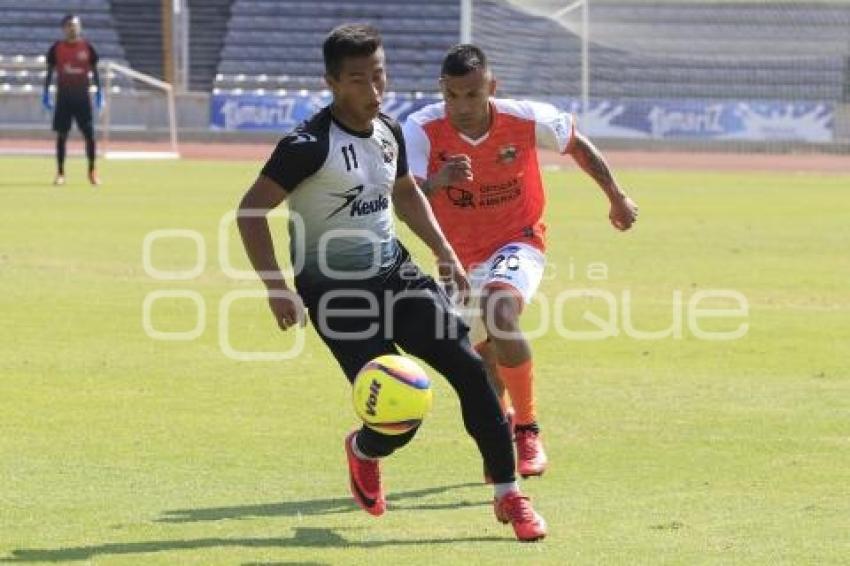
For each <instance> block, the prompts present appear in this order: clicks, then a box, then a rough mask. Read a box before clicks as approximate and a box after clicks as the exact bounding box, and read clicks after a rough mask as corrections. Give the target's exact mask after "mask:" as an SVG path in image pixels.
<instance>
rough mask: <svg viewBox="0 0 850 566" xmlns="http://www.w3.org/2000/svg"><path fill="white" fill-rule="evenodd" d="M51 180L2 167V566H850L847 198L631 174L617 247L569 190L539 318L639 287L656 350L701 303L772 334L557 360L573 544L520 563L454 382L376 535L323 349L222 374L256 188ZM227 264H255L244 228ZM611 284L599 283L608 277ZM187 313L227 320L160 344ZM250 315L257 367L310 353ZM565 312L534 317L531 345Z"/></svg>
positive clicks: (561, 478) (158, 170)
mask: <svg viewBox="0 0 850 566" xmlns="http://www.w3.org/2000/svg"><path fill="white" fill-rule="evenodd" d="M51 168H52V164H51V163H50V161H49V160H48V159H35V158H32V159H9V158H6V159H3V160H0V313H2V316H1V317H0V330H2V337H3V339H2V342H0V372H1V373H2V377H1V378H0V563H16V562H25V563H38V562H43V563H47V562H54V563H55V562H69V563H96V564H138V563H154V564H244V565H248V564H252V565H255V564H267V565H271V564H277V565H283V564H366V563H369V564H488V565H489V564H514V563H523V564H558V565H561V564H699V563H717V564H721V563H722V564H840V563H843V564H846V563H847V562H846V561H847V559H848V556H850V537H848V533H850V286H848V281H850V260H848V250H850V223H848V219H850V191H848V189H850V177H847V176H844V177H841V176H819V175H816V174H809V175H789V174H782V175H770V174H755V173H753V174H746V173H734V174H733V173H721V172H692V173H680V172H676V173H665V172H622V173H621V174H620V178H621V181H622V182H623V184H624V185H625V186H627V187H629V188H630V190H631V192H632V193H633V195H634V196H635V198H636V199H637V200H638V202H639V204H640V205H641V220H640V222H639V224H638V225H637V228H636V230H635V231H634V232H632V233H629V234H618V233H616V232H615V231H614V230H613V229H611V227H610V225H609V224H608V222H607V207H606V206H605V205H604V199H603V198H602V197H601V194H600V193H599V192H598V191H597V190H596V189H594V188H593V187H592V185H591V184H590V183H589V182H588V181H587V180H586V179H585V178H583V177H581V176H580V175H579V174H577V173H572V172H567V173H547V185H548V188H549V193H548V194H549V199H550V206H549V210H548V221H549V224H550V232H549V233H550V253H549V258H550V261H551V264H552V265H553V266H554V269H553V270H552V271H551V272H550V277H549V278H547V280H546V281H545V282H544V285H543V289H542V291H541V294H542V295H544V296H546V297H549V298H551V299H552V300H553V302H554V298H555V297H556V296H557V293H558V292H559V291H561V290H563V289H576V288H595V289H601V290H607V291H610V292H612V293H613V294H614V295H615V296H616V297H620V296H621V293H622V292H623V291H624V290H628V291H630V292H631V296H632V305H631V309H630V313H631V318H632V319H633V322H634V325H635V326H636V327H638V328H640V329H642V330H658V329H663V328H666V327H669V326H670V325H671V322H672V321H673V320H674V318H673V305H674V297H675V296H676V294H677V293H681V296H682V301H683V303H684V304H685V305H687V304H688V301H689V299H690V298H691V297H693V296H694V294H695V293H697V292H699V291H706V290H712V289H731V290H736V291H738V292H740V293H742V294H743V296H744V297H746V299H747V301H748V304H749V312H748V314H747V316H746V317H743V318H742V317H736V318H725V319H714V320H704V321H701V324H702V325H703V326H704V327H705V328H708V329H712V330H714V331H720V330H729V329H734V328H736V327H738V326H739V325H740V324H741V323H742V322H746V323H748V325H749V326H748V332H747V334H746V336H745V337H743V338H741V339H738V340H733V341H709V340H703V339H699V338H698V337H697V336H696V335H695V334H694V333H693V332H692V331H691V330H690V329H689V327H688V325H687V323H686V322H685V323H683V325H684V328H683V330H682V332H681V338H671V337H668V338H666V339H659V340H638V339H635V338H632V337H629V336H628V335H627V333H622V334H621V335H620V336H618V337H615V338H608V339H605V340H588V341H577V340H566V339H564V338H562V337H560V336H559V335H558V333H557V332H554V331H552V332H549V333H548V334H547V335H545V336H544V337H541V338H538V339H536V340H535V341H534V350H535V353H536V360H537V361H536V365H537V373H538V377H537V383H538V392H539V408H540V412H541V414H542V425H543V427H544V438H545V441H546V443H547V448H548V451H549V455H550V458H551V460H552V467H551V470H550V471H549V472H548V473H547V474H546V476H545V477H544V478H542V479H539V480H528V481H526V482H524V484H523V485H524V487H525V489H526V491H527V492H528V493H529V494H530V495H531V496H532V497H533V498H534V500H535V502H536V504H537V507H538V509H539V511H540V512H541V513H542V514H543V515H544V516H545V517H546V518H547V520H548V523H549V526H550V536H549V537H548V538H547V540H546V541H545V542H543V543H540V544H532V545H521V544H519V543H517V542H515V541H514V540H513V535H512V533H511V532H510V530H509V528H507V527H503V526H502V525H500V524H498V523H497V522H496V521H495V520H494V519H493V516H492V511H491V509H490V497H491V494H490V492H489V490H488V489H486V488H485V487H484V486H483V485H481V484H480V479H481V477H480V473H481V465H480V460H479V458H478V457H477V455H476V454H475V452H474V447H473V444H472V442H471V440H469V439H468V438H467V437H466V436H465V434H464V433H463V431H462V427H461V426H460V418H459V411H458V404H457V402H456V399H455V398H454V396H453V395H452V394H451V392H450V391H449V389H448V387H447V386H446V385H445V383H444V382H443V381H441V380H438V381H437V384H436V390H435V407H434V412H433V414H432V415H431V417H430V418H429V419H428V421H427V422H426V424H425V425H424V426H423V429H422V431H421V433H420V435H419V436H418V437H417V439H416V440H415V441H414V443H413V444H412V445H411V446H409V447H408V448H406V449H404V450H403V451H401V452H399V453H398V454H397V455H396V456H394V457H393V458H392V459H391V460H389V461H388V462H386V463H385V467H384V475H385V480H386V484H387V486H388V489H389V493H390V511H389V512H388V513H387V514H386V515H385V516H384V517H382V518H381V519H374V518H371V517H369V516H367V515H366V514H364V513H362V512H361V511H359V510H356V509H355V507H354V506H353V504H352V503H351V501H350V499H349V495H348V489H347V477H346V470H345V464H344V456H343V453H342V446H341V441H342V436H343V434H344V433H345V432H346V431H347V430H348V429H349V428H350V427H351V426H352V425H353V424H354V417H353V412H352V411H351V409H350V405H349V401H348V390H347V386H346V385H345V382H344V380H343V378H342V377H341V375H340V373H339V371H338V369H337V368H336V367H335V365H334V363H333V362H332V361H331V358H330V356H329V354H328V353H327V352H326V350H325V349H324V347H323V346H322V345H321V344H320V343H319V341H318V339H317V338H316V336H315V334H314V333H313V332H312V330H309V331H308V333H307V341H306V346H305V352H304V353H303V354H302V355H300V356H298V357H297V358H295V359H293V360H290V361H285V362H244V361H243V362H239V361H234V360H231V359H229V358H228V357H226V356H225V355H224V354H223V353H222V350H221V348H220V345H219V338H220V335H221V330H220V329H219V319H220V315H219V305H220V303H221V301H222V298H224V297H225V295H226V294H227V293H229V292H231V291H234V290H250V289H257V288H258V285H257V283H256V282H254V281H250V280H244V281H240V280H234V279H232V278H230V277H227V276H226V275H225V274H224V273H223V272H222V269H221V261H220V258H219V252H218V249H219V238H218V235H217V234H218V227H219V221H220V219H221V217H222V215H223V214H225V213H227V212H228V211H229V210H231V209H232V208H233V206H234V204H235V203H236V202H237V200H238V198H239V196H240V194H241V192H242V191H243V190H244V188H245V187H246V186H247V184H248V183H249V182H250V181H251V180H252V179H253V176H254V174H255V172H256V171H257V169H258V164H256V163H254V164H252V163H228V162H213V161H184V162H163V163H138V162H135V163H133V162H105V163H103V165H102V167H101V173H102V176H103V177H104V180H105V184H104V186H103V187H101V188H99V189H92V188H91V187H89V186H87V185H86V184H85V183H84V180H83V172H82V170H83V164H82V162H81V161H79V160H72V162H71V164H70V167H69V169H70V175H69V185H67V186H66V187H63V188H54V187H51V186H49V184H48V183H47V182H48V181H49V180H50V175H51ZM157 229H188V230H193V231H197V232H198V233H199V234H200V235H202V237H203V240H204V250H205V252H206V263H205V267H204V269H203V272H202V273H201V274H200V275H199V276H198V277H197V278H194V279H192V280H188V281H162V280H156V279H154V278H152V277H150V276H149V275H148V274H147V273H146V272H145V270H144V268H143V261H142V249H143V241H144V239H145V236H146V235H147V234H148V233H150V232H151V231H152V230H157ZM225 241H226V243H228V244H229V249H230V253H229V263H232V264H233V265H234V266H236V267H240V268H244V267H246V265H247V263H246V261H245V259H244V257H243V253H242V251H241V248H240V247H239V245H238V240H237V238H236V236H235V232H234V230H233V229H232V226H231V229H230V230H229V236H228V237H227V238H226V239H225ZM408 241H410V240H409V238H408ZM281 249H282V248H281ZM418 249H420V252H421V248H418ZM419 255H420V257H423V258H425V259H426V260H427V257H426V256H424V255H423V254H421V253H420V254H419ZM195 256H196V251H195V244H194V243H192V241H190V240H188V239H185V238H184V239H171V240H159V241H157V242H155V243H154V244H153V246H152V258H153V260H154V264H155V266H156V267H157V268H159V269H163V270H164V269H171V270H188V269H191V268H192V266H193V265H194V264H195V263H196V262H195V259H194V258H195ZM597 263H600V264H602V263H604V265H605V269H606V273H605V277H604V280H595V279H597V278H599V275H600V273H599V272H598V271H596V272H594V273H592V274H589V273H588V269H592V264H597ZM589 275H593V276H594V278H593V279H592V278H590V277H589ZM162 290H183V291H192V292H196V293H198V294H199V295H200V297H201V298H202V299H203V305H202V307H203V311H204V313H205V315H206V316H205V318H206V320H205V321H204V322H205V324H204V326H203V331H202V334H201V335H200V336H199V337H198V338H197V339H195V340H191V341H170V342H169V341H162V340H154V339H152V338H151V337H149V336H148V335H147V334H146V333H145V332H144V330H143V325H142V312H143V311H142V305H143V303H144V301H145V297H146V296H147V295H148V294H149V293H151V292H155V291H162ZM710 303H711V304H714V305H715V306H724V307H729V306H732V305H730V304H728V301H710ZM706 304H709V303H706ZM567 306H568V308H567V311H566V314H565V320H566V324H567V325H568V326H569V327H570V328H575V329H586V330H592V329H593V328H595V327H594V326H593V325H592V324H590V323H589V322H587V321H583V320H582V313H583V312H584V311H585V310H588V311H590V312H593V313H595V314H596V315H598V316H602V315H603V314H604V313H605V312H606V310H605V305H604V303H602V302H601V301H600V300H598V299H585V300H582V301H571V302H569V303H567ZM619 306H620V307H622V305H619ZM195 310H196V306H195V305H194V303H192V302H191V300H188V299H185V298H184V299H180V298H172V299H168V298H165V299H162V300H161V301H158V302H156V303H155V304H154V305H153V309H152V315H151V320H152V323H153V325H154V326H155V327H156V328H157V329H158V330H160V331H168V332H178V331H188V330H191V329H192V328H193V327H194V326H195V324H196V318H197V315H196V312H195ZM622 310H623V309H622V308H619V311H620V312H621V311H622ZM677 310H679V311H680V312H681V311H683V310H685V307H679V308H678V309H677ZM230 315H231V316H230V326H229V330H228V337H229V342H230V343H231V345H232V346H233V348H236V349H239V350H280V349H285V348H287V347H288V346H289V345H290V344H291V342H292V337H291V336H284V335H281V334H280V333H278V332H276V330H275V328H274V327H273V324H272V320H271V317H270V315H269V314H268V313H267V312H266V310H265V305H264V304H263V301H262V300H259V299H257V300H253V301H252V300H242V301H237V302H235V303H233V304H232V309H231V311H230ZM544 315H545V313H544V311H543V309H542V308H540V306H539V305H538V306H536V307H532V308H531V309H530V312H529V316H528V317H527V320H526V322H527V324H528V326H529V327H533V326H535V323H536V322H538V321H539V320H541V317H543V316H544ZM619 318H622V317H621V316H619V317H618V322H617V325H618V327H622V322H621V321H619Z"/></svg>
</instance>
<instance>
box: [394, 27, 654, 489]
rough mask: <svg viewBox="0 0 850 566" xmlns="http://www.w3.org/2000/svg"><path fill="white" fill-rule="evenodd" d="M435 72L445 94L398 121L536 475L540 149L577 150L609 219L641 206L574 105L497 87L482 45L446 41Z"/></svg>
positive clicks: (521, 458) (524, 463)
mask: <svg viewBox="0 0 850 566" xmlns="http://www.w3.org/2000/svg"><path fill="white" fill-rule="evenodd" d="M441 75H442V76H441V78H440V85H441V88H442V91H443V99H444V101H443V102H440V103H436V104H432V105H429V106H427V107H425V108H423V109H421V110H419V111H417V112H415V113H413V114H411V115H410V116H408V118H407V120H406V122H405V125H404V136H405V140H406V143H407V155H408V161H409V164H410V169H411V172H412V173H413V175H414V177H416V179H417V181H418V182H419V184H420V186H421V188H422V190H423V192H425V194H426V195H428V199H429V201H430V203H431V207H432V208H433V210H434V214H435V215H436V216H437V220H438V221H439V222H440V225H441V227H442V229H443V231H444V233H445V234H446V237H447V238H448V240H449V242H450V243H451V245H452V246H453V247H454V249H455V250H456V251H457V254H458V257H459V258H460V261H461V263H462V264H463V266H464V267H465V268H466V269H467V271H468V272H469V274H470V280H471V282H472V297H473V300H478V301H479V308H473V309H469V310H467V313H471V317H468V318H472V320H468V322H469V323H470V325H471V326H472V335H471V338H472V340H473V344H474V345H475V346H476V348H477V349H478V350H479V351H480V352H481V353H482V355H483V356H484V357H485V359H486V360H487V361H488V373H489V374H490V376H491V378H493V379H494V381H495V384H496V387H497V389H498V390H499V391H500V393H501V397H502V404H503V406H505V408H506V410H507V411H509V415H510V418H511V420H512V421H513V425H514V435H515V440H516V447H517V458H518V461H517V469H518V471H519V473H520V474H521V475H522V476H523V477H528V476H539V475H541V474H542V473H543V472H544V470H545V469H546V466H547V458H546V453H545V451H544V450H543V444H542V442H541V440H540V426H539V424H538V421H537V413H536V409H535V399H534V387H533V367H532V358H531V348H530V346H529V344H528V341H527V340H526V338H525V336H524V335H523V334H522V331H521V329H520V325H519V318H520V314H521V313H522V310H523V307H524V306H525V305H526V304H527V303H528V302H529V301H530V300H531V298H532V297H533V296H534V293H535V292H536V290H537V287H538V286H539V284H540V280H541V278H542V275H543V268H544V264H545V257H544V255H543V252H544V233H545V225H544V224H543V222H542V215H543V209H544V204H545V195H544V192H543V181H542V179H541V177H540V168H539V165H538V159H537V148H538V147H543V148H547V149H552V150H555V151H558V152H559V153H562V154H566V155H570V156H571V157H572V158H573V159H575V161H576V162H577V163H578V165H579V166H580V167H581V168H582V169H583V170H584V171H585V172H586V173H587V174H589V175H590V176H591V177H592V178H593V179H594V180H595V181H596V182H597V183H598V185H599V187H600V188H601V189H602V191H603V192H604V193H605V195H606V196H607V197H608V200H609V201H610V212H609V215H608V216H609V219H610V221H611V223H612V224H613V225H614V227H615V228H616V229H618V230H628V229H629V228H630V227H631V226H632V224H633V223H634V222H635V221H636V220H637V210H638V208H637V205H636V204H635V203H634V201H632V199H630V198H629V197H628V196H627V195H626V193H625V192H623V190H622V188H621V187H620V186H619V185H618V184H617V182H616V181H615V180H614V177H613V176H612V174H611V171H610V170H609V168H608V166H607V165H606V164H605V160H604V159H603V158H602V155H601V154H600V153H599V151H598V150H597V149H596V148H595V147H594V146H593V144H592V143H591V142H590V141H589V140H588V139H587V138H586V137H584V136H583V135H582V134H581V133H580V132H579V131H578V130H577V129H576V126H575V120H574V119H573V116H572V115H571V114H568V113H564V112H561V111H559V110H558V109H556V108H555V107H554V106H552V105H550V104H544V103H540V102H532V101H526V100H511V99H501V98H495V97H494V94H495V92H496V81H495V79H494V78H493V74H492V72H491V70H490V69H489V67H488V65H487V59H486V57H485V54H484V52H483V51H482V50H481V49H480V48H478V47H476V46H474V45H468V44H464V45H458V46H455V47H454V48H452V49H451V50H450V51H449V52H448V54H447V55H446V57H445V59H444V61H443V65H442V72H441ZM505 389H507V394H508V396H509V397H510V402H511V404H512V408H511V409H508V408H507V400H506V399H505V395H504V392H505ZM485 464H486V463H485ZM485 474H486V470H485Z"/></svg>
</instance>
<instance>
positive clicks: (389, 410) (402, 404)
mask: <svg viewBox="0 0 850 566" xmlns="http://www.w3.org/2000/svg"><path fill="white" fill-rule="evenodd" d="M352 399H353V401H354V412H356V413H357V416H358V417H360V418H361V419H362V420H363V422H364V423H365V424H366V426H368V427H369V428H371V429H374V430H376V431H378V432H381V433H383V434H403V433H405V432H407V431H409V430H411V429H413V428H414V427H416V426H418V425H419V423H421V422H422V419H423V418H425V415H426V414H427V413H428V411H429V410H430V409H431V380H430V379H429V378H428V375H427V374H426V373H425V371H424V370H423V369H422V368H421V367H419V365H418V364H416V362H413V361H412V360H409V359H407V358H405V357H404V356H395V355H386V356H378V357H377V358H375V359H374V360H372V361H371V362H369V363H367V364H366V365H365V366H363V369H361V370H360V371H359V372H358V374H357V377H356V378H354V388H353V391H352Z"/></svg>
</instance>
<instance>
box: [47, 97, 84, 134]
mask: <svg viewBox="0 0 850 566" xmlns="http://www.w3.org/2000/svg"><path fill="white" fill-rule="evenodd" d="M72 120H73V121H76V122H77V128H79V129H80V131H81V132H83V133H92V132H94V129H93V123H92V112H91V101H89V97H88V96H84V97H79V96H67V97H65V96H59V97H57V100H56V111H55V112H54V113H53V130H54V131H55V132H59V133H62V134H64V133H68V131H69V130H70V129H71V121H72Z"/></svg>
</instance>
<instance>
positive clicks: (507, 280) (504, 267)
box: [460, 243, 546, 345]
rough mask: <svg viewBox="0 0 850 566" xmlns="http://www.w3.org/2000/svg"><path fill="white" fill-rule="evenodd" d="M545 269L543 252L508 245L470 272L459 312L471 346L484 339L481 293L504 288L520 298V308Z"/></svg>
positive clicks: (529, 299) (528, 247)
mask: <svg viewBox="0 0 850 566" xmlns="http://www.w3.org/2000/svg"><path fill="white" fill-rule="evenodd" d="M545 266H546V257H545V256H544V255H543V252H541V251H540V250H538V249H537V248H535V247H534V246H530V245H528V244H524V243H511V244H507V245H505V246H502V247H501V248H499V249H498V250H497V251H496V252H495V253H494V254H493V255H491V256H490V257H489V258H488V259H487V261H485V262H483V263H481V264H479V265H478V266H476V267H473V268H472V269H470V271H469V274H468V275H469V282H470V286H471V296H470V301H469V304H468V305H466V306H462V307H460V310H461V314H462V316H463V321H464V322H465V323H466V324H468V325H469V328H470V331H469V339H470V341H471V342H472V344H473V345H476V344H479V343H481V342H484V341H485V340H486V339H487V330H486V329H485V327H484V319H483V318H482V315H481V295H482V294H483V292H484V289H485V288H486V287H491V288H492V287H497V288H498V287H501V288H504V289H505V290H507V291H509V292H512V293H515V294H516V295H518V296H519V297H521V298H522V302H523V304H524V305H525V304H528V303H529V302H531V299H532V297H534V293H536V292H537V288H538V287H540V281H541V280H542V279H543V270H544V268H545Z"/></svg>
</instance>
